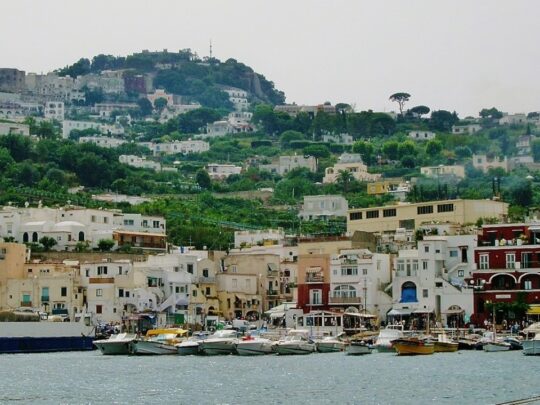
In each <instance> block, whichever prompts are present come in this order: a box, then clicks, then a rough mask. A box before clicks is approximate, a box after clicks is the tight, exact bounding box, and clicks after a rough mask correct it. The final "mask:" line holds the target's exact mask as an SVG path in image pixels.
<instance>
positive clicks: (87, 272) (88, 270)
mask: <svg viewBox="0 0 540 405" xmlns="http://www.w3.org/2000/svg"><path fill="white" fill-rule="evenodd" d="M85 274H86V277H90V269H86V270H85Z"/></svg>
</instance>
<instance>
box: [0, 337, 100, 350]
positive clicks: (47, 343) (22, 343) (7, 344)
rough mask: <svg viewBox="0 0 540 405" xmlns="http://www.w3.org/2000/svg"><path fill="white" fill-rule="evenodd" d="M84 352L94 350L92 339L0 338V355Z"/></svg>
mask: <svg viewBox="0 0 540 405" xmlns="http://www.w3.org/2000/svg"><path fill="white" fill-rule="evenodd" d="M84 350H94V344H93V338H92V337H90V336H65V337H62V336H61V337H0V353H43V352H69V351H84Z"/></svg>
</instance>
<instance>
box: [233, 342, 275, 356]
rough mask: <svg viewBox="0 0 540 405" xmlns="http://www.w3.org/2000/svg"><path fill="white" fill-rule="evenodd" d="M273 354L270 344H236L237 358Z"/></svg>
mask: <svg viewBox="0 0 540 405" xmlns="http://www.w3.org/2000/svg"><path fill="white" fill-rule="evenodd" d="M271 353H273V350H272V344H271V343H268V342H264V343H259V342H255V343H252V342H250V343H238V344H237V345H236V354H238V355H239V356H261V355H265V354H271Z"/></svg>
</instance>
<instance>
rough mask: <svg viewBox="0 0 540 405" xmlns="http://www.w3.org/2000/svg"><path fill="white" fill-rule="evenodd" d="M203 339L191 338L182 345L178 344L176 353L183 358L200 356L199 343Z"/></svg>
mask: <svg viewBox="0 0 540 405" xmlns="http://www.w3.org/2000/svg"><path fill="white" fill-rule="evenodd" d="M200 342H201V339H197V338H192V337H191V338H189V339H188V340H185V341H183V342H182V343H177V344H176V345H175V346H176V351H177V352H178V354H179V355H181V356H190V355H195V354H199V343H200Z"/></svg>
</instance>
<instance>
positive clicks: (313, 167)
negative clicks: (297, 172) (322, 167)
mask: <svg viewBox="0 0 540 405" xmlns="http://www.w3.org/2000/svg"><path fill="white" fill-rule="evenodd" d="M298 168H306V169H308V170H309V171H310V172H312V173H315V172H316V171H317V158H315V157H314V156H299V155H293V156H280V157H279V159H278V160H277V161H275V162H274V163H271V164H269V165H260V166H259V169H261V170H266V171H269V172H271V173H278V174H280V175H282V176H283V175H285V174H287V173H289V172H290V171H291V170H294V169H298Z"/></svg>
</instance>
